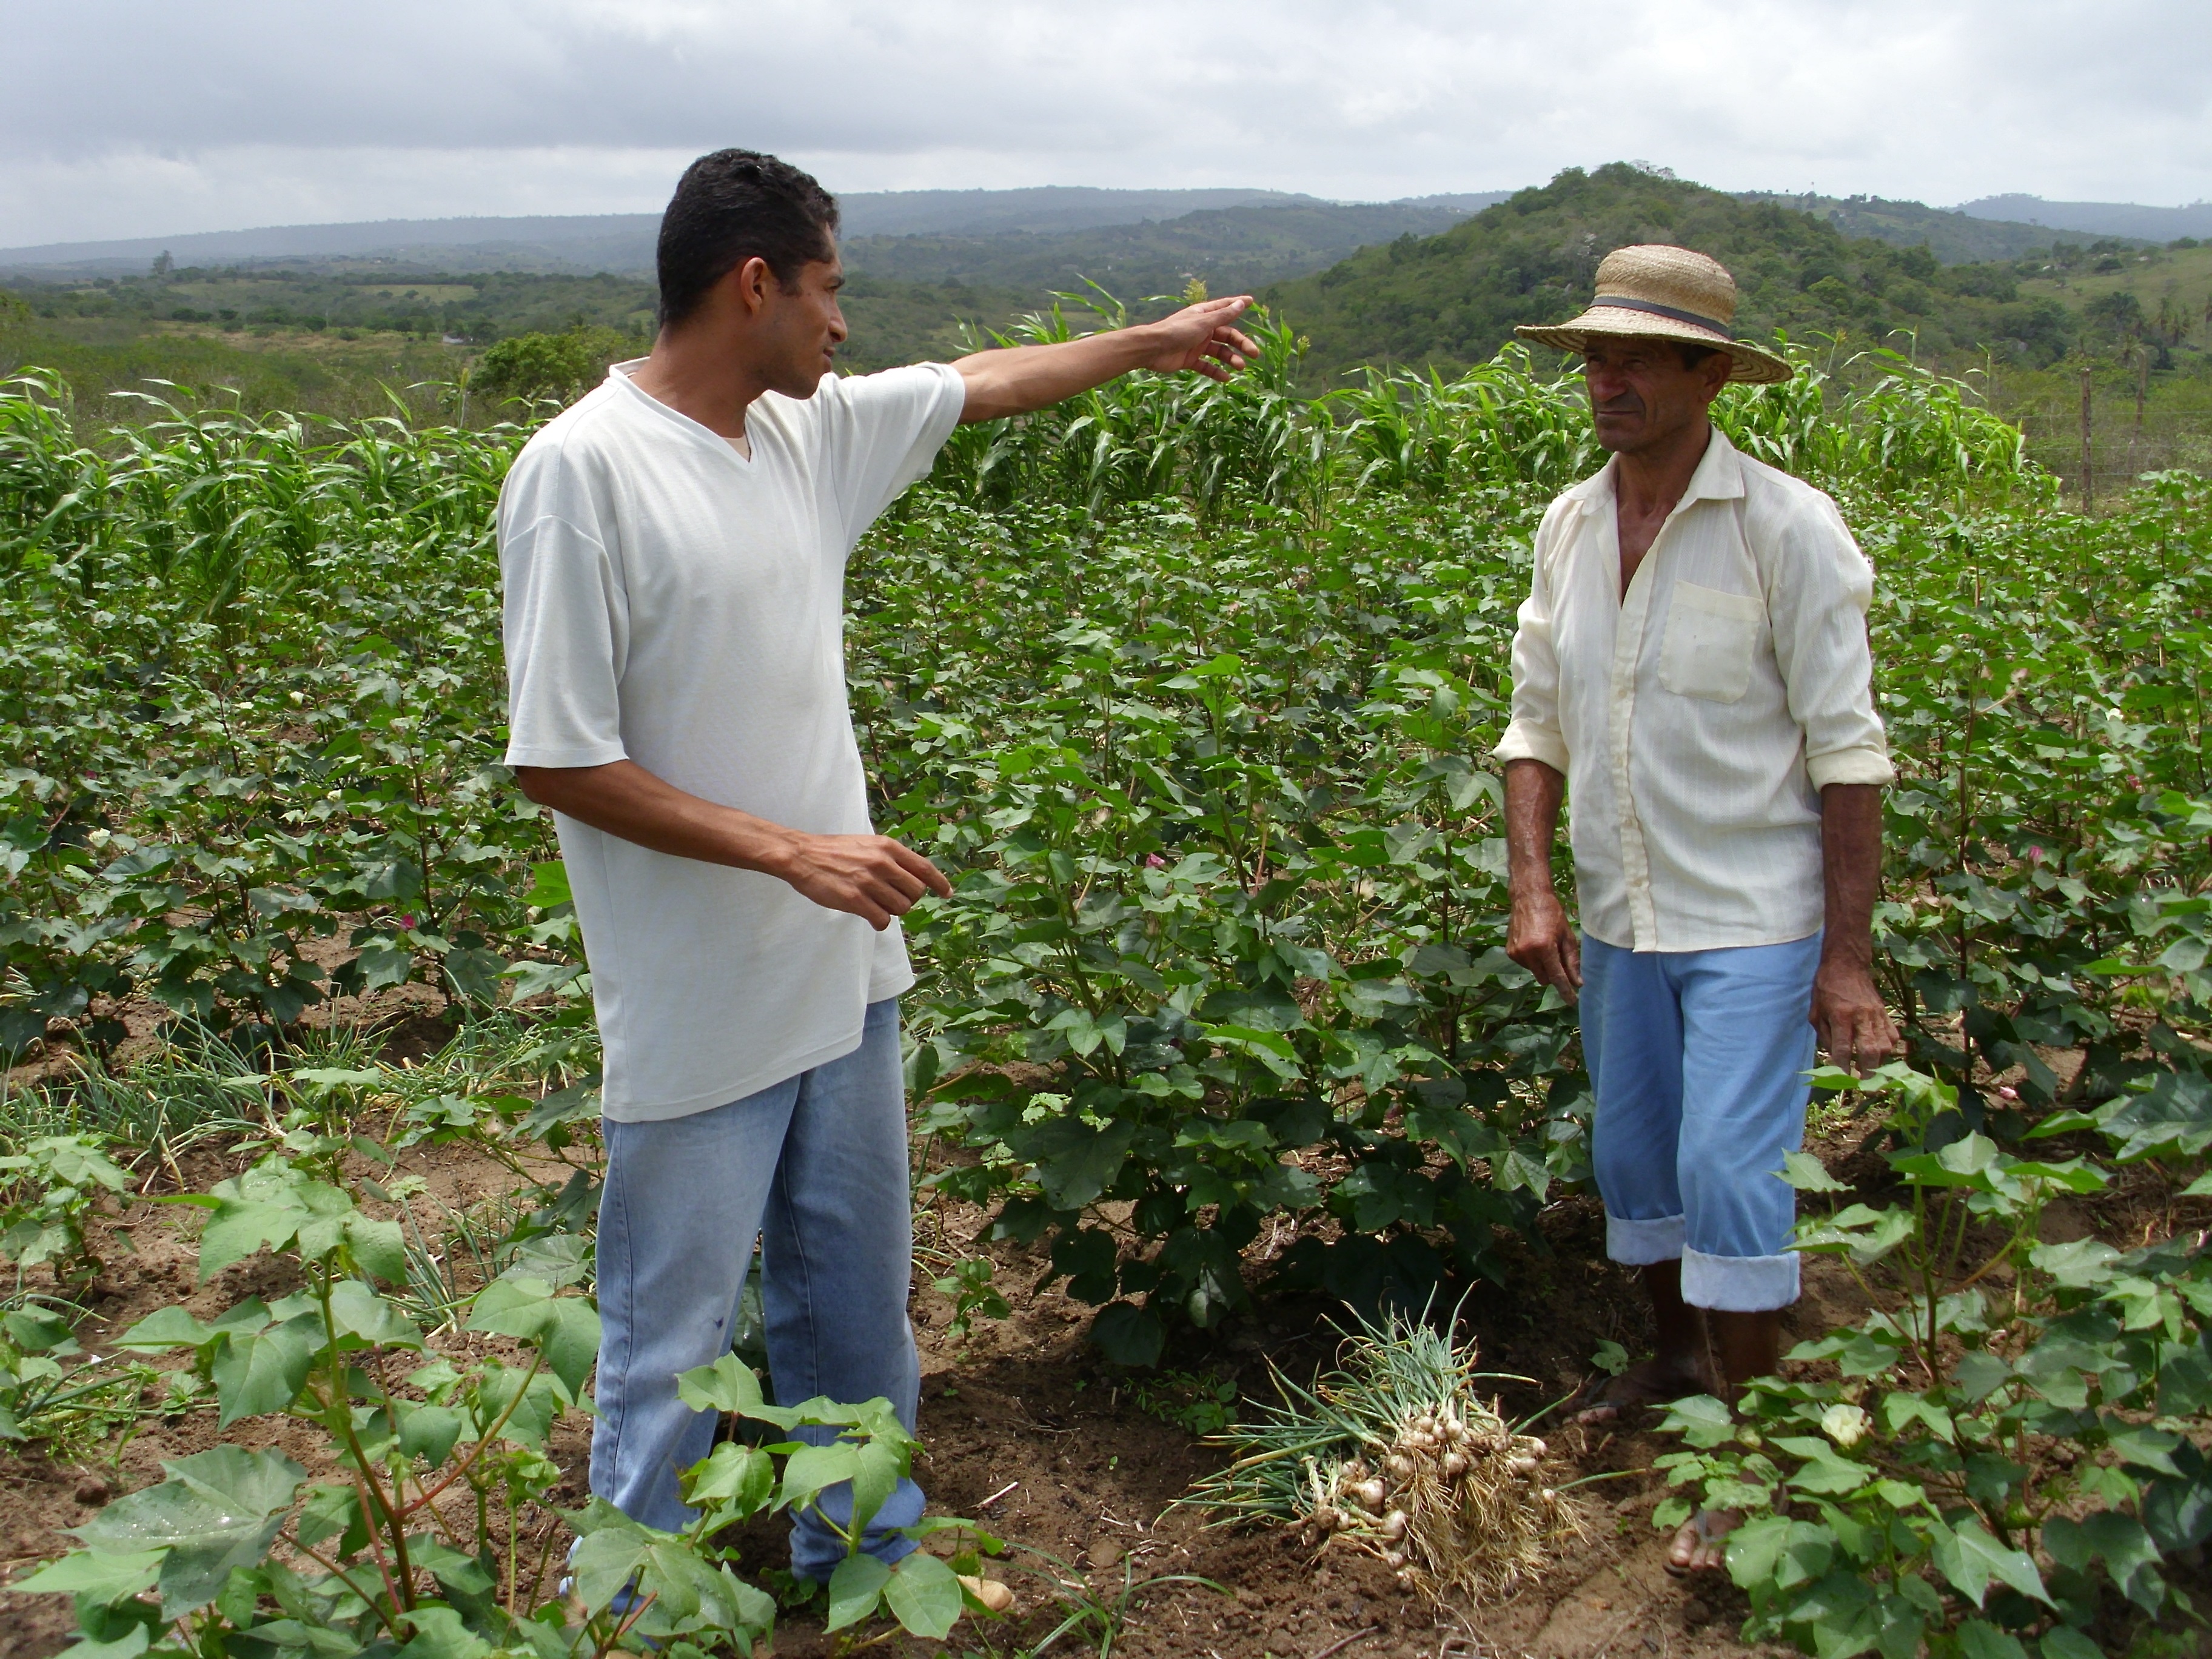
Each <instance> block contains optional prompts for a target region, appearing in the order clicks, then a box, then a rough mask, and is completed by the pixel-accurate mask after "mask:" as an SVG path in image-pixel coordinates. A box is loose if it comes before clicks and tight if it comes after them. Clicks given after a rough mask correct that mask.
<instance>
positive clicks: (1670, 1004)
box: [1581, 933, 1820, 1313]
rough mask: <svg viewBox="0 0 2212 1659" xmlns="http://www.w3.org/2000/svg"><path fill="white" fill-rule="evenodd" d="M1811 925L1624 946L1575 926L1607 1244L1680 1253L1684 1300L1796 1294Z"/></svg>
mask: <svg viewBox="0 0 2212 1659" xmlns="http://www.w3.org/2000/svg"><path fill="white" fill-rule="evenodd" d="M1819 964H1820V935H1819V934H1818V933H1814V935H1812V936H1811V937H1810V938H1808V939H1793V940H1791V941H1790V942H1789V943H1788V944H1786V945H1738V946H1733V947H1729V948H1727V949H1722V950H1713V951H1624V950H1622V949H1621V948H1620V946H1619V945H1607V944H1605V943H1604V942H1603V941H1601V940H1599V939H1591V938H1590V937H1589V935H1588V934H1584V935H1583V989H1582V999H1581V1010H1582V1028H1583V1060H1584V1061H1585V1063H1586V1064H1587V1065H1588V1066H1589V1074H1590V1082H1591V1084H1592V1085H1594V1087H1595V1090H1596V1092H1597V1123H1596V1126H1595V1129H1594V1130H1593V1132H1592V1136H1591V1141H1592V1145H1591V1155H1592V1158H1593V1160H1594V1162H1595V1164H1596V1166H1597V1186H1598V1191H1599V1193H1600V1194H1601V1195H1602V1196H1603V1197H1604V1200H1605V1217H1606V1222H1605V1231H1606V1254H1607V1255H1609V1256H1611V1257H1612V1258H1613V1260H1614V1261H1620V1262H1625V1263H1626V1264H1628V1265H1629V1266H1631V1267H1648V1266H1650V1264H1652V1263H1654V1262H1658V1261H1674V1260H1676V1259H1678V1258H1679V1259H1680V1261H1681V1264H1682V1297H1683V1300H1685V1301H1686V1302H1688V1303H1690V1304H1692V1306H1695V1307H1699V1308H1716V1309H1720V1310H1724V1311H1728V1312H1735V1313H1756V1312H1760V1311H1764V1310H1768V1309H1772V1308H1785V1307H1787V1306H1789V1305H1790V1304H1791V1303H1793V1302H1795V1301H1796V1299H1797V1256H1796V1252H1794V1251H1792V1250H1791V1249H1789V1244H1790V1237H1791V1232H1792V1228H1793V1225H1794V1223H1795V1221H1796V1212H1797V1203H1796V1200H1797V1194H1796V1191H1795V1190H1794V1189H1793V1188H1790V1187H1789V1186H1788V1185H1786V1184H1785V1183H1784V1182H1783V1181H1782V1179H1781V1172H1782V1167H1783V1164H1782V1155H1783V1154H1784V1152H1795V1151H1796V1149H1797V1148H1798V1147H1800V1146H1802V1145H1803V1144H1804V1139H1805V1103H1806V1101H1807V1098H1808V1096H1809V1094H1810V1092H1811V1089H1810V1085H1808V1081H1807V1078H1806V1074H1807V1073H1808V1072H1809V1071H1811V1069H1812V1066H1813V1050H1814V1030H1813V1027H1812V1024H1810V1020H1809V1016H1810V1014H1811V1012H1812V1004H1813V972H1814V969H1815V968H1816V967H1818V966H1819Z"/></svg>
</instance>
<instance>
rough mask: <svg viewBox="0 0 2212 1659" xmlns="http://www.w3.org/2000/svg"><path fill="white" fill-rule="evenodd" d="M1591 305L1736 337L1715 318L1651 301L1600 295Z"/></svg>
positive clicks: (1727, 336) (1727, 337) (1728, 337)
mask: <svg viewBox="0 0 2212 1659" xmlns="http://www.w3.org/2000/svg"><path fill="white" fill-rule="evenodd" d="M1590 305H1591V306H1592V307H1593V308H1595V307H1598V306H1613V307H1617V308H1618V309H1620V310H1622V311H1648V312H1650V313H1651V314H1652V315H1653V316H1654V317H1672V318H1673V319H1674V320H1675V321H1676V322H1678V323H1694V324H1696V325H1698V326H1699V328H1709V329H1711V330H1712V331H1713V332H1714V333H1716V334H1718V335H1720V336H1721V337H1723V338H1726V339H1732V338H1734V336H1732V335H1730V334H1729V331H1728V325H1727V324H1726V323H1723V322H1721V321H1719V320H1718V319H1715V318H1711V317H1701V316H1699V314H1698V313H1696V312H1694V311H1678V310H1676V309H1675V308H1674V307H1673V306H1662V305H1654V304H1653V303H1652V302H1651V301H1649V300H1615V299H1610V298H1608V297H1607V296H1606V295H1599V296H1598V297H1597V298H1596V299H1595V300H1592V301H1590Z"/></svg>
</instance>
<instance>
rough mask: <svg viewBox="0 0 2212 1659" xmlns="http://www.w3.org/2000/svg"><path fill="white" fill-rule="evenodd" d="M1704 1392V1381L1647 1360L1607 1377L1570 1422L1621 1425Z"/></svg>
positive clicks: (1593, 1424) (1654, 1360)
mask: <svg viewBox="0 0 2212 1659" xmlns="http://www.w3.org/2000/svg"><path fill="white" fill-rule="evenodd" d="M1703 1393H1705V1382H1704V1380H1703V1379H1702V1378H1699V1377H1696V1376H1684V1375H1682V1374H1681V1373H1680V1372H1679V1371H1664V1370H1660V1369H1659V1362H1658V1361H1657V1360H1656V1359H1647V1360H1645V1361H1644V1362H1643V1363H1642V1364H1638V1365H1632V1366H1630V1367H1629V1368H1628V1369H1627V1370H1625V1371H1623V1372H1621V1373H1620V1375H1619V1376H1611V1377H1607V1379H1606V1380H1605V1382H1604V1383H1601V1384H1599V1385H1598V1388H1597V1398H1596V1399H1595V1400H1594V1401H1591V1403H1590V1404H1589V1405H1587V1406H1585V1407H1583V1408H1582V1409H1581V1410H1580V1411H1575V1412H1571V1414H1570V1415H1569V1417H1568V1419H1567V1420H1568V1421H1569V1422H1571V1423H1580V1424H1582V1425H1583V1426H1584V1427H1586V1428H1588V1427H1594V1426H1595V1425H1600V1424H1606V1423H1619V1422H1620V1421H1622V1420H1623V1419H1626V1418H1627V1417H1628V1416H1629V1415H1630V1414H1631V1413H1635V1412H1639V1411H1644V1410H1648V1409H1650V1408H1652V1407H1659V1406H1671V1405H1673V1404H1674V1402H1675V1401H1677V1400H1680V1399H1682V1398H1684V1397H1685V1396H1686V1395H1693V1394H1703Z"/></svg>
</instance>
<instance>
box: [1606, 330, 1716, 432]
mask: <svg viewBox="0 0 2212 1659" xmlns="http://www.w3.org/2000/svg"><path fill="white" fill-rule="evenodd" d="M1730 367H1731V365H1730V363H1729V358H1728V355H1727V354H1726V353H1725V352H1716V353H1714V354H1713V356H1710V357H1708V358H1706V359H1705V361H1704V362H1701V363H1699V365H1698V366H1697V367H1696V368H1684V367H1683V364H1682V355H1681V353H1680V352H1679V351H1678V350H1676V349H1675V348H1674V343H1673V342H1672V341H1670V340H1656V339H1655V340H1638V339H1617V340H1608V339H1594V340H1591V341H1590V342H1589V344H1588V345H1587V346H1586V347H1585V348H1584V349H1583V385H1584V386H1587V387H1589V400H1590V416H1591V418H1592V420H1593V421H1594V422H1595V424H1596V427H1597V441H1598V442H1599V443H1600V444H1601V445H1603V446H1604V447H1606V448H1607V449H1609V450H1612V451H1613V452H1614V453H1616V454H1624V453H1625V454H1636V453H1638V452H1640V451H1644V450H1647V449H1650V448H1653V447H1657V446H1660V445H1663V444H1664V443H1666V442H1667V441H1668V440H1669V439H1671V438H1673V437H1674V436H1676V435H1678V434H1680V433H1681V432H1682V431H1683V430H1684V429H1685V428H1689V427H1692V426H1693V425H1694V424H1695V423H1696V422H1699V421H1700V420H1702V419H1704V418H1705V410H1706V408H1707V406H1708V405H1710V404H1711V402H1712V400H1713V399H1714V398H1715V397H1717V396H1718V395H1719V392H1720V389H1721V387H1722V386H1724V385H1726V384H1727V382H1728V375H1729V368H1730Z"/></svg>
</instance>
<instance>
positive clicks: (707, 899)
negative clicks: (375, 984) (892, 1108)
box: [499, 362, 965, 1121]
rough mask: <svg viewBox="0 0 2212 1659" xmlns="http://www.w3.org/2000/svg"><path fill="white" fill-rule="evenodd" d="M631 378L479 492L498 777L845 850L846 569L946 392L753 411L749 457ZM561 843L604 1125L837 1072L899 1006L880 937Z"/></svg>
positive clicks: (821, 396)
mask: <svg viewBox="0 0 2212 1659" xmlns="http://www.w3.org/2000/svg"><path fill="white" fill-rule="evenodd" d="M637 366H638V365H637V364H636V363H635V362H631V363H620V364H617V365H616V367H615V368H614V369H613V370H612V371H611V372H610V373H609V374H608V376H607V380H606V383H605V385H604V386H600V387H599V388H598V389H597V390H595V391H593V392H591V393H590V394H589V395H588V396H586V398H583V399H582V401H580V403H578V404H576V405H575V406H574V408H573V409H570V410H568V412H567V413H565V414H563V415H562V416H560V417H559V418H558V419H556V420H555V421H553V422H550V424H548V425H547V426H546V427H545V428H544V430H543V431H541V432H539V433H538V435H536V436H535V437H533V438H532V439H531V441H530V442H529V443H528V444H527V445H526V446H525V447H524V448H523V451H522V453H521V454H520V456H518V457H517V458H516V459H515V463H514V465H513V469H512V470H511V471H509V472H508V474H507V483H506V484H505V486H504V487H503V488H502V489H501V491H500V500H499V544H500V568H501V575H502V577H503V579H504V581H505V586H506V604H505V617H504V627H505V635H506V643H507V679H508V691H507V719H508V725H509V728H510V739H509V742H508V744H507V764H508V765H510V766H603V765H605V764H606V763H608V762H610V761H617V760H623V759H629V760H633V761H635V762H636V763H638V764H639V765H640V766H642V767H643V768H645V769H646V770H647V771H649V772H651V773H653V774H654V775H656V776H659V777H660V778H663V779H665V780H666V781H668V782H669V783H671V784H673V785H674V786H675V787H677V788H678V789H682V790H684V791H687V792H688V793H691V794H694V795H698V796H701V797H702V798H704V799H708V800H711V801H716V802H720V803H721V804H722V805H727V806H734V807H738V808H739V809H740V810H742V811H747V812H750V813H752V814H754V815H755V816H757V817H763V818H766V819H768V820H769V822H771V823H780V824H782V825H785V826H786V827H787V828H790V829H803V830H807V831H810V832H811V833H815V834H820V835H859V834H866V832H867V830H868V829H869V827H870V826H869V823H868V804H867V785H866V777H865V775H863V773H862V771H861V769H860V749H859V746H858V745H857V744H855V743H854V739H853V720H852V714H851V711H850V709H849V708H848V705H847V702H846V697H845V640H844V611H845V562H846V560H847V558H848V556H850V554H851V552H852V550H853V545H854V543H855V542H857V541H858V540H859V539H860V535H861V532H864V531H866V529H867V527H868V526H869V525H870V524H871V523H872V522H873V520H875V518H876V515H877V514H878V513H881V512H882V511H883V510H884V507H887V506H889V505H890V502H891V501H892V500H893V499H894V498H895V497H896V495H898V493H899V491H900V490H902V489H905V488H906V486H907V485H908V484H909V483H913V482H914V481H915V479H916V478H918V477H921V475H922V474H923V473H925V472H926V471H928V470H929V466H930V463H931V460H932V459H933V457H934V456H935V455H936V453H937V450H938V448H939V446H940V445H942V444H943V443H944V441H945V438H946V436H947V435H950V434H951V430H952V428H954V426H956V425H957V423H958V422H959V419H960V413H961V410H962V407H963V403H964V401H965V392H964V389H963V383H962V381H961V379H960V376H959V374H958V373H957V371H956V370H954V369H952V368H949V367H947V366H946V365H945V364H942V363H926V364H921V365H919V366H917V367H915V368H896V369H892V370H890V371H889V372H888V373H885V374H868V375H861V376H856V377H854V378H851V379H840V378H838V377H837V376H836V375H829V376H825V377H824V378H823V381H822V384H821V386H820V388H819V389H818V390H817V392H815V394H814V396H813V397H811V398H806V399H804V400H801V399H798V398H785V397H780V396H778V395H776V394H775V393H773V392H770V393H769V394H767V395H765V396H763V397H762V398H759V399H758V400H757V401H756V402H755V403H754V404H752V406H751V407H750V410H748V411H747V413H746V418H745V431H746V435H747V437H748V438H749V439H750V446H751V449H752V454H751V458H750V459H746V458H745V457H744V456H742V455H740V454H739V453H738V451H737V450H736V448H735V447H733V446H732V445H731V444H729V443H727V442H726V441H724V440H723V439H721V438H720V437H718V436H717V435H715V434H714V433H713V432H711V431H709V430H708V428H706V427H704V426H702V425H700V424H699V422H696V421H694V420H692V419H690V417H689V416H684V415H680V414H678V413H677V411H676V410H672V409H671V408H669V407H668V406H667V405H666V404H663V403H661V402H659V400H658V399H656V398H653V397H651V396H649V395H647V393H645V392H641V391H640V390H639V389H638V388H637V387H636V386H635V385H634V384H632V382H631V380H630V379H629V371H630V370H632V369H634V368H636V367H637ZM555 823H556V826H557V828H558V829H559V831H560V836H561V854H562V860H564V861H565V862H566V864H567V866H568V882H569V886H570V888H571V890H573V891H574V895H575V901H576V915H577V919H578V921H580V923H581V925H582V927H583V933H584V945H585V949H586V952H587V953H588V955H589V957H590V958H591V963H592V998H593V1000H594V1002H595V1004H596V1005H597V1010H598V1014H599V1034H600V1037H601V1039H602V1042H604V1044H605V1053H606V1075H605V1085H604V1090H603V1094H602V1102H603V1109H604V1110H605V1113H606V1115H607V1116H609V1117H611V1118H614V1119H617V1120H618V1121H647V1120H651V1119H656V1118H670V1117H681V1116H683V1115H685V1114H687V1113H690V1112H699V1111H705V1110H708V1109H711V1108H713V1107H716V1106H720V1105H723V1104H726V1103H728V1102H730V1101H733V1100H737V1099H739V1098H741V1097H744V1096H746V1095H749V1094H751V1093H754V1092H755V1091H758V1090H761V1089H765V1088H767V1087H769V1085H771V1084H775V1083H780V1082H781V1081H782V1080H783V1079H786V1078H789V1077H793V1076H796V1075H797V1074H798V1073H800V1072H803V1071H805V1070H806V1069H808V1068H809V1067H810V1066H819V1065H822V1064H823V1063H825V1062H827V1061H829V1060H835V1059H836V1058H837V1057H838V1056H839V1055H841V1054H849V1053H851V1052H852V1051H853V1049H854V1048H857V1047H858V1046H859V1044H860V1027H861V1021H862V1018H863V1015H864V1012H865V1010H866V1006H867V1005H868V1004H869V1003H871V1002H875V1001H878V1000H882V999H883V998H885V997H891V996H896V995H897V994H899V993H900V992H902V991H903V990H905V989H906V988H907V987H908V986H909V985H911V984H913V982H914V972H913V969H911V968H909V967H908V965H907V958H906V944H905V940H904V939H903V937H902V935H901V933H900V931H899V928H898V925H897V923H896V922H894V923H892V925H891V926H890V927H888V928H886V929H884V932H882V933H875V932H874V931H872V929H871V928H870V927H869V926H868V924H867V923H866V922H865V921H861V920H860V918H859V917H858V916H853V915H844V914H842V912H839V911H834V910H827V909H824V908H822V907H821V906H819V905H817V904H816V903H814V902H811V900H809V899H806V898H804V897H802V896H800V895H799V893H798V892H797V891H796V890H793V888H791V887H790V886H788V885H787V884H785V883H783V882H781V881H779V880H777V879H776V878H775V877H773V876H768V875H762V874H760V873H758V872H753V871H746V870H732V869H730V868H727V867H726V866H720V865H714V864H703V863H701V862H698V861H697V860H691V859H683V858H676V857H672V856H671V855H669V854H665V853H655V852H652V851H649V850H648V849H647V848H643V847H640V846H638V845H637V844H635V842H627V841H623V840H622V839H621V838H620V837H618V836H610V835H607V834H605V833H604V832H603V831H600V830H598V829H592V827H591V826H590V825H588V824H584V823H577V822H576V821H575V820H574V819H573V818H570V817H566V816H565V815H562V814H557V813H556V815H555Z"/></svg>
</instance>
